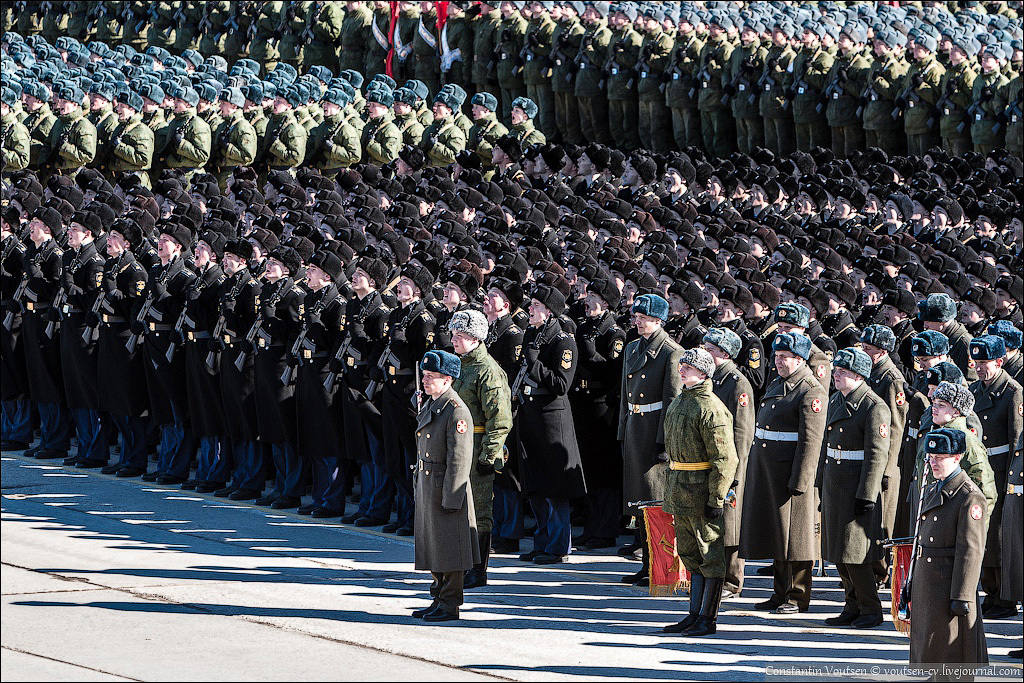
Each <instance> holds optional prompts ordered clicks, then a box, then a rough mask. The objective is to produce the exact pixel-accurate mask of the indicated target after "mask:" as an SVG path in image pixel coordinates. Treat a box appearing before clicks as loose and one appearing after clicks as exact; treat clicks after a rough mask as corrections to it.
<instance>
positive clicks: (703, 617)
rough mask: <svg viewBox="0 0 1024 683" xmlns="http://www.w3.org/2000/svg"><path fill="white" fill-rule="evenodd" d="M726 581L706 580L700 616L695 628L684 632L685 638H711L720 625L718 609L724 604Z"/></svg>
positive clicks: (692, 627) (694, 623)
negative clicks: (723, 593) (723, 594)
mask: <svg viewBox="0 0 1024 683" xmlns="http://www.w3.org/2000/svg"><path fill="white" fill-rule="evenodd" d="M724 583H725V580H724V579H709V578H705V579H704V598H703V599H702V600H701V601H700V614H699V615H697V621H695V622H693V626H691V627H690V628H688V629H687V630H685V631H683V635H684V636H693V637H696V636H709V635H711V634H712V633H714V632H715V630H716V627H717V624H718V608H719V606H721V604H722V585H723V584H724Z"/></svg>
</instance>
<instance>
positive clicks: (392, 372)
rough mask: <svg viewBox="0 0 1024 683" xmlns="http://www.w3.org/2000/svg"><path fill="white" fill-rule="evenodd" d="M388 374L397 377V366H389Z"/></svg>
mask: <svg viewBox="0 0 1024 683" xmlns="http://www.w3.org/2000/svg"><path fill="white" fill-rule="evenodd" d="M388 374H389V375H391V376H392V377H394V375H395V366H394V365H389V366H388Z"/></svg>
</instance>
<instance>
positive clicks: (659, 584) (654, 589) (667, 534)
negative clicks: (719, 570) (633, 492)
mask: <svg viewBox="0 0 1024 683" xmlns="http://www.w3.org/2000/svg"><path fill="white" fill-rule="evenodd" d="M644 524H645V525H646V527H647V550H648V558H649V559H650V581H651V587H650V594H651V595H655V596H658V595H672V594H673V593H677V592H679V590H680V589H687V588H689V585H690V573H689V572H688V571H686V567H684V566H683V561H682V560H680V559H679V553H678V552H676V527H675V523H674V521H673V520H672V515H670V514H668V513H667V512H665V511H664V510H662V509H661V506H652V507H645V508H644Z"/></svg>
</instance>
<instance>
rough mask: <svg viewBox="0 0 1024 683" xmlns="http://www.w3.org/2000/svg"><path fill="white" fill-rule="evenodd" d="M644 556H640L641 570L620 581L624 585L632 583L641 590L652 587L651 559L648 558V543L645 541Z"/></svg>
mask: <svg viewBox="0 0 1024 683" xmlns="http://www.w3.org/2000/svg"><path fill="white" fill-rule="evenodd" d="M641 551H642V554H641V556H640V569H639V570H638V571H637V572H636V573H635V574H630V575H629V576H623V577H622V578H621V579H619V580H620V581H621V582H622V583H631V584H633V585H634V586H637V587H639V588H644V587H646V586H649V585H650V558H649V557H648V556H647V542H646V541H644V545H643V548H641Z"/></svg>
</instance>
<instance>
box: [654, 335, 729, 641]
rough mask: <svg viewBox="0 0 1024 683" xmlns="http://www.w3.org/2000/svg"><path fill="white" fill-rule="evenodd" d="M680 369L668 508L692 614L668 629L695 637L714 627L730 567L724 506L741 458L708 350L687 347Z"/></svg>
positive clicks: (670, 426) (668, 422) (669, 424)
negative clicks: (687, 578) (686, 575)
mask: <svg viewBox="0 0 1024 683" xmlns="http://www.w3.org/2000/svg"><path fill="white" fill-rule="evenodd" d="M678 372H679V376H680V382H681V384H682V390H681V391H680V393H679V395H678V396H676V397H675V398H674V399H672V403H671V404H670V405H669V407H668V409H667V410H666V411H665V449H666V452H667V454H668V457H669V461H668V466H669V467H668V469H669V472H668V478H667V479H668V481H667V483H666V485H665V494H666V495H665V504H664V506H663V507H664V509H665V512H668V513H670V514H671V515H672V517H673V519H674V521H675V529H676V548H677V550H678V552H679V557H680V559H682V562H683V565H684V566H685V567H686V569H687V570H689V572H690V614H689V615H688V616H687V617H686V618H685V619H683V620H682V621H680V622H678V623H676V624H673V625H671V626H666V627H665V628H664V629H663V630H664V631H665V632H667V633H680V632H681V633H682V634H683V635H685V636H694V637H695V636H706V635H710V634H713V633H715V631H716V623H717V621H718V607H719V605H721V603H722V585H723V584H724V582H725V567H726V557H725V555H726V553H725V539H724V538H723V523H722V515H723V506H724V505H725V502H726V498H727V497H728V495H729V491H730V490H731V488H732V482H733V481H734V480H735V476H736V466H737V463H738V458H737V456H736V444H735V443H734V442H733V421H732V414H731V413H730V412H729V409H728V408H727V407H726V406H725V404H724V403H722V401H721V399H719V398H718V396H717V395H716V394H715V393H714V391H713V383H712V382H711V381H710V380H711V377H712V376H713V375H714V374H715V360H714V358H712V356H711V354H710V353H709V352H708V351H706V350H705V349H702V348H697V349H687V350H685V351H683V353H682V355H681V356H680V358H679V368H678Z"/></svg>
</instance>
